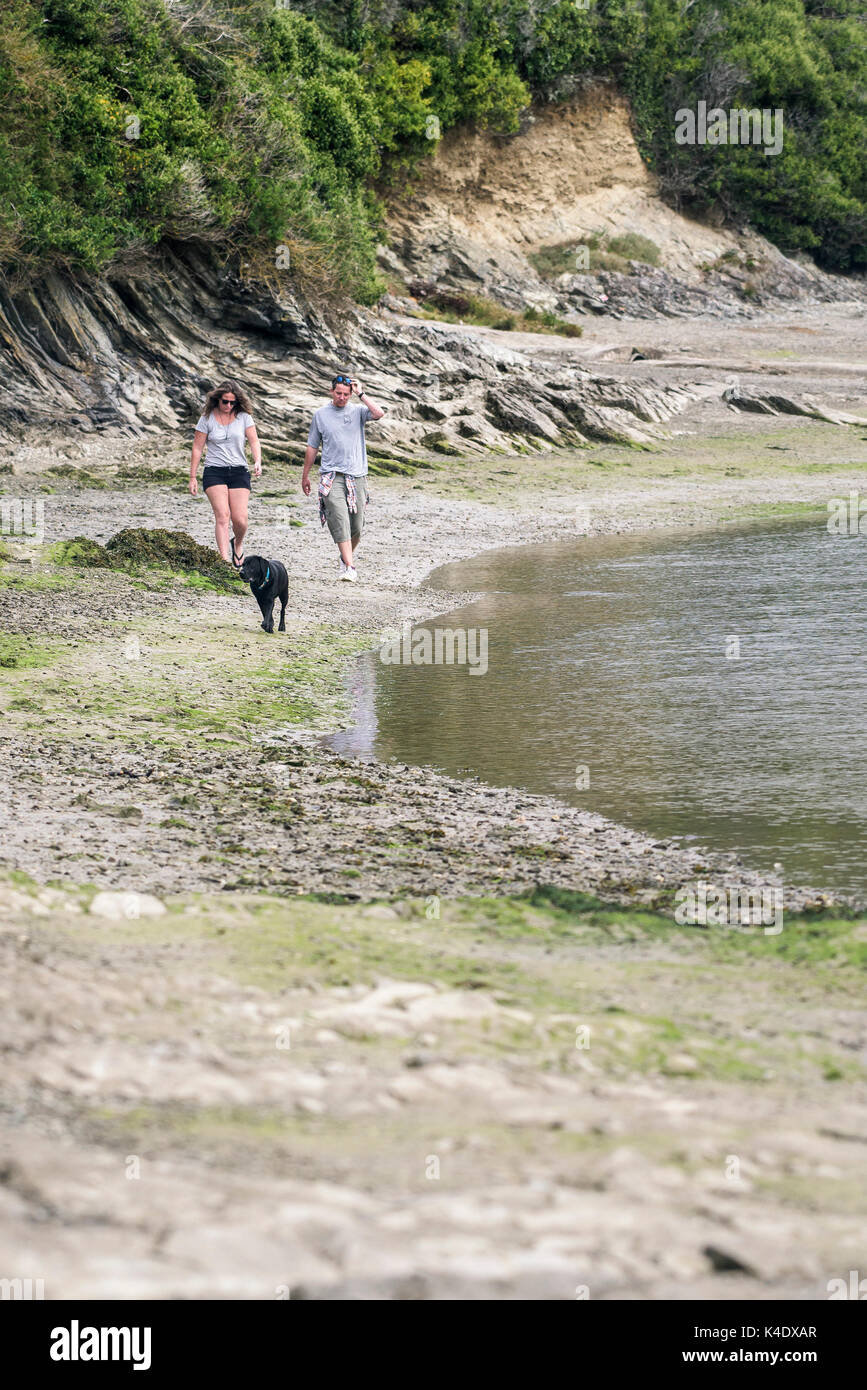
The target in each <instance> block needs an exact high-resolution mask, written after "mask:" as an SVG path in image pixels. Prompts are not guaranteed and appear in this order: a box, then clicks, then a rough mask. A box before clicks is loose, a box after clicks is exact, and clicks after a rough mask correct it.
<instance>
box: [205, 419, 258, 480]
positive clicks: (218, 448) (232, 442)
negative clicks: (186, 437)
mask: <svg viewBox="0 0 867 1390" xmlns="http://www.w3.org/2000/svg"><path fill="white" fill-rule="evenodd" d="M252 423H253V417H252V415H248V414H247V412H246V411H245V410H242V411H239V413H238V414H237V415H236V416H235V417H234V418H233V419H232V420H231V421H230V423H229V424H228V425H221V424H220V422H219V420H218V419H217V416H216V414H214V413H213V412H212V413H211V414H210V415H209V416H208V418H207V420H206V419H205V417H204V415H202V416H201V417H200V419H199V423H198V424H197V425H196V429H197V430H201V431H202V433H203V434H206V435H207V436H208V446H207V453H206V454H205V467H206V468H246V467H247V455H246V453H245V452H244V445H245V443H246V438H247V435H246V431H247V430H248V429H249V428H250V426H251V425H252Z"/></svg>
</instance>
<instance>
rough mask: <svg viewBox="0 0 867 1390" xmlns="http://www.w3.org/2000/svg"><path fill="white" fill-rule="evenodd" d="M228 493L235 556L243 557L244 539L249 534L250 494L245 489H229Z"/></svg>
mask: <svg viewBox="0 0 867 1390" xmlns="http://www.w3.org/2000/svg"><path fill="white" fill-rule="evenodd" d="M228 493H229V511H230V513H231V516H232V535H233V537H234V540H235V555H236V556H241V555H243V554H244V537H245V536H246V534H247V507H248V506H249V503H250V494H249V492H248V491H247V489H246V488H245V487H233V488H229V489H228Z"/></svg>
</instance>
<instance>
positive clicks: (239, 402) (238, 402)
mask: <svg viewBox="0 0 867 1390" xmlns="http://www.w3.org/2000/svg"><path fill="white" fill-rule="evenodd" d="M225 391H230V392H231V393H232V395H233V396H234V397H235V404H234V405H233V406H232V414H233V415H237V414H238V413H239V411H246V413H247V414H248V415H252V414H253V406H252V404H251V402H250V397H249V396H248V395H247V393H246V391H244V390H243V388H242V387H240V386H239V385H238V383H237V381H221V382H220V384H219V386H215V387H214V389H213V391H209V392H208V394H207V396H206V397H205V407H204V410H203V411H202V414H203V415H204V417H205V419H206V420H207V418H208V416H209V415H210V414H211V412H212V411H214V410H216V409H217V406H218V405H219V404H220V397H221V396H222V395H223V393H224V392H225Z"/></svg>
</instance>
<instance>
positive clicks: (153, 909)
mask: <svg viewBox="0 0 867 1390" xmlns="http://www.w3.org/2000/svg"><path fill="white" fill-rule="evenodd" d="M165 910H166V909H165V907H164V905H163V904H162V903H161V902H160V900H159V898H154V897H152V895H151V894H150V893H134V892H129V893H97V895H96V897H95V898H94V899H93V902H92V903H91V904H90V912H91V915H92V916H94V917H107V918H108V919H109V920H110V921H112V922H122V921H124V920H126V921H135V919H136V918H137V917H162V915H163V913H164V912H165Z"/></svg>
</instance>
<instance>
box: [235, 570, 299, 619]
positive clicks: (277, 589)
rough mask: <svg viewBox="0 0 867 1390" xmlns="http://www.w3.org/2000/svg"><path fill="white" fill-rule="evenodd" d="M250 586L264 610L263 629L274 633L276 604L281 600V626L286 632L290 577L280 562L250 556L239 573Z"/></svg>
mask: <svg viewBox="0 0 867 1390" xmlns="http://www.w3.org/2000/svg"><path fill="white" fill-rule="evenodd" d="M238 573H239V574H240V576H241V578H242V579H243V580H244V581H245V582H246V583H247V584H249V585H250V588H251V589H252V591H253V596H254V598H255V600H256V602H257V603H258V605H259V607H260V608H261V610H262V620H263V621H262V627H263V628H264V630H265V632H273V631H274V602H275V600H276V599H279V600H280V626H279V628H278V629H277V631H278V632H285V631H286V604H287V603H288V602H289V575H288V574H287V573H286V566H285V565H281V564H280V561H279V560H263V559H262V556H261V555H248V556H247V557H246V559H245V560H244V563H243V564H242V565H241V568H240V570H239V571H238Z"/></svg>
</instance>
